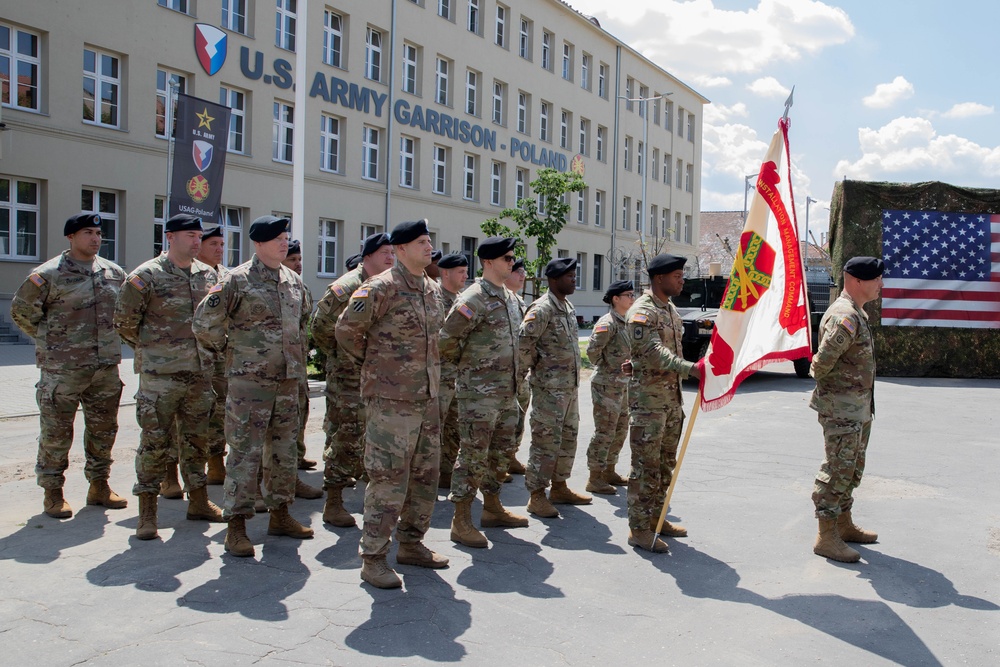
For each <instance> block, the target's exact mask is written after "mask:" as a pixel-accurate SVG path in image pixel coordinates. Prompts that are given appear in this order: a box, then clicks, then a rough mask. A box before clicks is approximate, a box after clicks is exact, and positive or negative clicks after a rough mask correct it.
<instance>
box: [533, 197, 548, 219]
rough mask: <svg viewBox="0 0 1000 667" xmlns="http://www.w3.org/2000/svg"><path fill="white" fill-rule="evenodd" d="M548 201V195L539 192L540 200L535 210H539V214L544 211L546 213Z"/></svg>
mask: <svg viewBox="0 0 1000 667" xmlns="http://www.w3.org/2000/svg"><path fill="white" fill-rule="evenodd" d="M547 201H548V197H547V196H546V195H543V194H539V195H538V202H537V204H538V208H537V209H535V210H537V211H538V215H542V214H543V213H545V203H546V202H547Z"/></svg>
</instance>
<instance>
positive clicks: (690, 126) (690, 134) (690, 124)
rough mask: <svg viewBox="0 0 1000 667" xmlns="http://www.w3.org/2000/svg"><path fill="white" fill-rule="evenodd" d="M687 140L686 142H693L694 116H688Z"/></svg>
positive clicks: (691, 114) (690, 114)
mask: <svg viewBox="0 0 1000 667" xmlns="http://www.w3.org/2000/svg"><path fill="white" fill-rule="evenodd" d="M687 139H688V141H694V114H693V113H689V114H688V125H687Z"/></svg>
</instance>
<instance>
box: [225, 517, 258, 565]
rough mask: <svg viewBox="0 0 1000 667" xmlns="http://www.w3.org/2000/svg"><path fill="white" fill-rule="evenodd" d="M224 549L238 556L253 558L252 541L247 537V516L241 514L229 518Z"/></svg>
mask: <svg viewBox="0 0 1000 667" xmlns="http://www.w3.org/2000/svg"><path fill="white" fill-rule="evenodd" d="M225 547H226V551H228V552H229V553H231V554H232V555H234V556H239V557H240V558H253V556H254V550H253V542H251V541H250V538H249V537H247V518H246V517H245V516H243V515H242V514H239V515H237V516H234V517H233V518H232V519H230V520H229V530H227V531H226V544H225Z"/></svg>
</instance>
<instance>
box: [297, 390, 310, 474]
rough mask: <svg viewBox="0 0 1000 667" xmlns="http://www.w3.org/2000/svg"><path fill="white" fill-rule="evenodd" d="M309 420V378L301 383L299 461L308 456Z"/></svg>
mask: <svg viewBox="0 0 1000 667" xmlns="http://www.w3.org/2000/svg"><path fill="white" fill-rule="evenodd" d="M308 421H309V380H307V379H303V380H302V382H301V383H299V432H298V434H297V435H296V439H295V451H296V453H297V454H298V457H299V458H298V460H297V461H296V465H297V464H298V461H301V460H302V459H304V458H305V457H306V422H308Z"/></svg>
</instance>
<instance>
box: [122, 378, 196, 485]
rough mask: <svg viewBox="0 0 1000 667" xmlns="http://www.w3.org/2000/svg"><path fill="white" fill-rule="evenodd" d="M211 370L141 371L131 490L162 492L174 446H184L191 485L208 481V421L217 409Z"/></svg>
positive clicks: (183, 470)
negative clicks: (198, 371) (214, 405)
mask: <svg viewBox="0 0 1000 667" xmlns="http://www.w3.org/2000/svg"><path fill="white" fill-rule="evenodd" d="M213 401H214V395H213V394H212V379H211V376H210V375H209V374H208V373H194V372H181V373H166V374H163V375H153V374H151V373H141V374H140V375H139V391H137V392H136V394H135V417H136V421H137V422H138V423H139V427H140V428H141V429H142V433H140V435H139V449H138V450H137V451H136V453H135V477H136V481H135V486H133V487H132V493H134V494H135V495H139V494H141V493H159V491H160V482H161V481H163V476H164V471H165V469H166V466H167V462H168V461H169V460H170V458H171V456H170V454H171V451H172V450H176V449H179V451H180V459H179V467H180V470H181V474H182V475H183V476H184V481H185V482H186V483H187V485H188V489H199V488H201V487H203V486H205V462H206V461H208V437H207V434H208V421H209V417H210V415H211V413H212V402H213Z"/></svg>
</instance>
